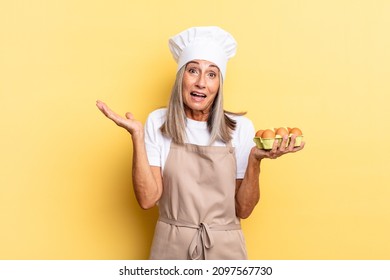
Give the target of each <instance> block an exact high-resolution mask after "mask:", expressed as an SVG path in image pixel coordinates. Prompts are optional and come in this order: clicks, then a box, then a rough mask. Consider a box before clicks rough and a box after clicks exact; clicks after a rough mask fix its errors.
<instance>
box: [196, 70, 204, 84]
mask: <svg viewBox="0 0 390 280" xmlns="http://www.w3.org/2000/svg"><path fill="white" fill-rule="evenodd" d="M196 86H197V87H199V88H205V87H206V77H205V74H203V73H202V74H200V75H199V76H198V79H197V81H196Z"/></svg>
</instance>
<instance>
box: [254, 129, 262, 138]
mask: <svg viewBox="0 0 390 280" xmlns="http://www.w3.org/2000/svg"><path fill="white" fill-rule="evenodd" d="M263 132H264V129H260V130H258V131H257V132H256V135H255V136H256V137H261V135H262V134H263Z"/></svg>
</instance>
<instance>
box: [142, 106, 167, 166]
mask: <svg viewBox="0 0 390 280" xmlns="http://www.w3.org/2000/svg"><path fill="white" fill-rule="evenodd" d="M164 112H165V111H163V110H156V111H153V112H152V113H150V114H149V116H148V118H147V119H146V122H145V126H144V129H145V147H146V154H147V157H148V160H149V164H150V165H152V166H160V167H161V166H162V162H161V155H162V149H163V146H162V145H163V141H162V134H161V131H160V127H161V125H162V123H163V121H164V116H165V114H164Z"/></svg>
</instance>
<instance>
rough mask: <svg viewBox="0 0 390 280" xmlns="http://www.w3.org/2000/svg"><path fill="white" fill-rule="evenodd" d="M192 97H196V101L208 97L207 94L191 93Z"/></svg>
mask: <svg viewBox="0 0 390 280" xmlns="http://www.w3.org/2000/svg"><path fill="white" fill-rule="evenodd" d="M190 94H191V96H192V97H194V98H195V99H196V100H203V99H205V98H206V97H207V95H206V94H203V93H199V92H191V93H190Z"/></svg>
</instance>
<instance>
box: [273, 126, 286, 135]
mask: <svg viewBox="0 0 390 280" xmlns="http://www.w3.org/2000/svg"><path fill="white" fill-rule="evenodd" d="M275 134H276V136H280V137H283V136H284V135H288V130H287V128H285V127H279V128H278V129H277V130H276V131H275Z"/></svg>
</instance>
